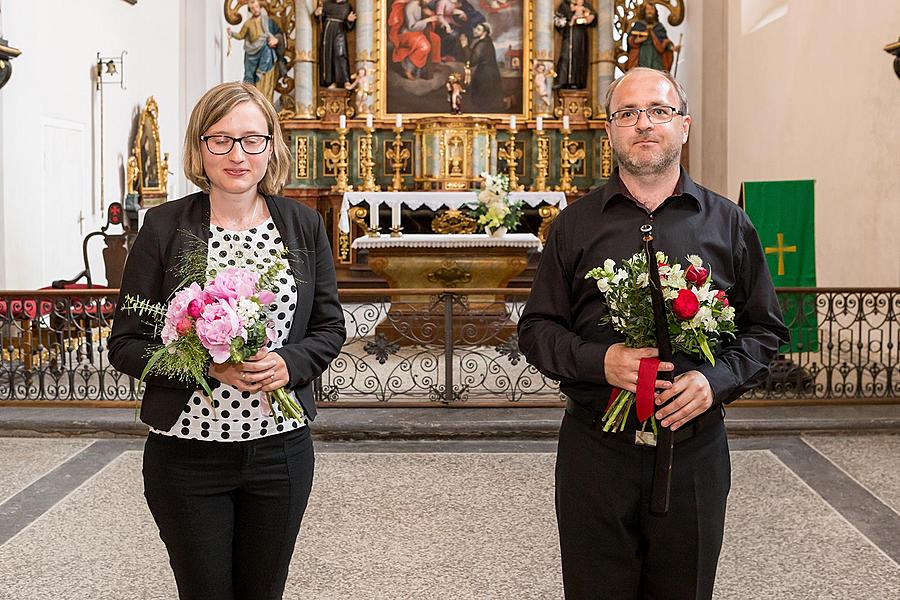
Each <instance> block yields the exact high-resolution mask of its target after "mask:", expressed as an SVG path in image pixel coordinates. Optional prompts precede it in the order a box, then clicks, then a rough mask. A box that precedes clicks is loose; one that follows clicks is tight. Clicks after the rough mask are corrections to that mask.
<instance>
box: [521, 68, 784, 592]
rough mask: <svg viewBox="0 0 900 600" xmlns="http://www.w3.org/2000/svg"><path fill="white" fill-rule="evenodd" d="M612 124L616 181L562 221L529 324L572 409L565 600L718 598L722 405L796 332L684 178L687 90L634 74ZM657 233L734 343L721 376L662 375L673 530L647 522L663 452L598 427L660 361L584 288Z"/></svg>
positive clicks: (751, 247)
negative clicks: (694, 277)
mask: <svg viewBox="0 0 900 600" xmlns="http://www.w3.org/2000/svg"><path fill="white" fill-rule="evenodd" d="M606 110H607V114H608V115H609V119H608V123H607V125H606V132H607V135H608V136H609V139H610V140H611V142H612V147H613V150H614V151H615V155H616V159H617V162H618V168H617V169H616V170H614V171H613V174H612V176H611V177H610V179H609V181H608V182H607V184H606V185H605V186H603V187H601V188H598V189H596V190H594V191H592V192H590V193H589V194H587V195H586V196H584V197H583V198H581V199H580V200H578V201H577V202H575V203H574V204H572V205H571V206H569V207H568V208H567V209H566V210H564V211H562V212H561V213H560V215H559V217H558V218H557V219H556V221H555V223H554V224H553V227H552V229H551V232H550V234H549V236H548V239H547V243H546V246H545V247H544V252H543V255H542V257H541V263H540V266H539V267H538V271H537V274H536V275H535V278H534V284H533V287H532V291H531V296H530V297H529V299H528V303H527V305H526V307H525V310H524V312H523V314H522V317H521V319H520V320H519V345H520V347H521V348H522V350H523V352H524V354H525V356H526V357H527V359H528V361H529V362H530V363H531V364H532V365H534V366H535V367H536V368H537V369H538V370H539V371H541V373H543V374H544V375H546V376H548V377H551V378H553V379H556V380H558V381H559V382H560V389H561V391H562V392H563V393H565V394H566V396H567V397H568V400H567V405H566V414H565V416H564V417H563V422H562V426H561V429H560V433H559V448H558V453H557V464H556V513H557V522H558V526H559V538H560V548H561V551H562V552H561V554H562V569H563V582H564V586H565V592H566V598H567V599H569V600H573V599H574V600H580V599H588V598H591V599H594V598H615V599H616V600H626V599H632V598H634V599H636V598H656V599H666V600H668V599H676V598H677V599H678V600H687V599H694V598H698V599H699V598H710V597H711V595H712V590H713V583H714V580H715V573H716V566H717V562H718V556H719V550H720V548H721V545H722V536H723V530H724V521H725V502H726V498H727V495H728V490H729V488H730V477H731V475H730V473H731V464H730V460H729V456H728V442H727V439H726V435H725V426H724V423H723V419H722V416H723V409H722V405H723V404H724V403H727V402H731V401H732V400H734V399H735V398H737V397H739V396H740V395H741V394H742V393H743V392H744V391H746V390H748V389H750V388H752V387H754V386H755V385H757V384H759V383H760V382H761V381H763V380H764V379H765V377H766V375H767V373H768V365H769V362H770V361H771V360H772V358H773V357H774V356H775V353H776V351H777V350H778V346H779V344H780V343H782V342H784V341H786V339H787V330H786V329H785V327H784V324H783V322H782V318H781V311H780V310H779V306H778V301H777V299H776V296H775V292H774V290H773V287H772V280H771V278H770V276H769V271H768V269H767V267H766V261H765V255H764V254H763V250H762V248H761V246H760V242H759V238H758V236H757V234H756V231H755V230H754V229H753V226H752V225H751V224H750V221H749V220H748V219H747V216H746V215H745V214H744V213H743V211H741V210H740V209H739V208H737V206H735V205H734V204H733V203H731V202H729V201H728V200H727V199H725V198H723V197H722V196H719V195H718V194H715V193H713V192H711V191H709V190H707V189H704V188H702V187H700V186H698V185H697V184H696V183H694V182H693V181H692V180H691V178H690V177H689V176H688V174H687V172H686V171H684V170H683V169H681V168H680V167H679V159H680V157H681V147H682V144H684V142H685V141H686V140H687V138H688V131H689V129H690V125H691V117H690V116H689V114H688V106H687V98H686V96H685V95H684V92H683V90H682V89H681V87H680V86H679V85H678V83H677V82H676V81H675V80H674V79H673V78H672V77H671V76H670V75H669V74H668V73H665V72H662V71H656V70H652V69H647V68H635V69H633V70H631V71H629V72H628V73H627V74H626V75H624V76H623V77H622V78H620V79H618V80H617V81H615V82H613V84H612V85H611V86H610V88H609V93H608V94H607V99H606ZM647 223H650V224H652V225H653V234H654V237H655V245H656V249H657V250H659V251H663V252H665V253H666V254H668V255H669V256H670V257H671V258H672V259H673V260H678V261H679V262H682V263H683V262H684V257H685V256H686V255H688V254H698V255H699V256H701V257H702V258H703V259H704V260H705V261H706V262H707V263H708V264H709V266H710V267H711V270H712V276H713V280H714V287H715V288H717V289H722V290H726V291H727V292H728V298H729V301H730V303H731V305H732V306H733V307H734V308H735V310H736V317H735V323H736V325H737V329H738V333H737V338H736V339H735V340H724V341H723V342H722V344H721V345H720V346H719V348H718V349H717V351H716V353H715V359H716V360H715V366H713V365H711V364H709V363H707V362H705V361H704V360H703V359H701V358H695V357H693V356H686V355H682V354H676V355H675V360H674V364H672V363H662V364H661V365H660V369H661V370H663V371H673V370H674V372H675V374H676V377H675V382H674V384H671V383H668V382H662V381H657V382H656V388H657V390H660V392H659V393H658V396H657V405H658V406H657V408H656V417H657V419H659V420H660V421H661V423H662V425H663V426H666V427H671V428H672V429H673V430H674V436H675V451H674V467H673V471H672V488H671V498H670V507H669V512H668V514H667V515H666V516H663V517H658V516H652V515H651V514H650V512H649V506H648V505H649V498H650V494H651V487H652V486H651V479H652V472H653V465H654V458H655V448H653V447H650V446H645V445H636V441H637V440H638V438H637V437H636V436H635V430H638V429H640V426H639V425H638V423H637V419H636V417H635V415H634V412H633V411H632V412H631V414H630V415H629V418H628V421H627V422H626V428H627V429H626V432H624V433H604V432H603V431H602V425H603V424H602V420H601V417H602V415H603V411H604V409H605V407H606V402H607V400H608V399H609V397H610V391H611V386H615V387H618V388H621V389H625V390H629V391H632V392H634V391H635V387H636V382H637V372H638V365H639V361H640V359H641V358H643V357H651V356H656V355H657V354H658V352H657V351H656V350H655V349H649V348H643V349H634V348H626V347H625V346H624V345H623V344H622V343H621V341H622V340H623V339H624V338H623V337H622V336H621V335H619V334H617V333H616V332H615V331H614V330H613V329H612V328H611V327H610V326H606V325H600V324H599V323H600V322H601V320H602V317H603V315H604V314H607V311H608V308H607V306H606V303H605V301H604V298H603V295H602V294H601V293H600V291H599V290H598V289H597V287H596V285H595V282H593V280H591V281H586V280H585V279H584V276H585V273H587V271H588V270H590V269H592V268H593V267H595V266H598V265H602V264H603V262H604V260H605V259H607V258H611V259H613V260H615V261H616V262H619V261H621V260H622V259H626V258H629V257H631V256H632V255H633V254H634V253H635V252H638V251H639V249H640V246H641V234H640V231H639V230H640V227H641V226H642V225H644V224H647Z"/></svg>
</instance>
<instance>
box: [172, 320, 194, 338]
mask: <svg viewBox="0 0 900 600" xmlns="http://www.w3.org/2000/svg"><path fill="white" fill-rule="evenodd" d="M193 328H194V320H193V319H190V318H188V317H185V318H183V319H182V320H180V321H178V325H176V326H175V331H176V332H177V333H178V335H179V336H183V335H185V334H187V333H189V332H190V331H191V330H192V329H193Z"/></svg>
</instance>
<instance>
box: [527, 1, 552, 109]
mask: <svg viewBox="0 0 900 600" xmlns="http://www.w3.org/2000/svg"><path fill="white" fill-rule="evenodd" d="M554 2H558V0H535V3H534V16H533V22H532V24H531V27H532V31H533V35H534V59H535V60H537V61H541V62H543V63H546V66H547V69H551V68H555V64H556V63H555V61H556V57H555V56H554V55H553V35H554V33H555V32H556V29H554V27H553V13H554V11H555V10H556V6H555V5H554ZM533 69H534V65H528V67H527V68H526V71H525V72H526V73H530V72H532V70H533ZM529 89H530V91H531V94H530V97H531V110H532V115H533V116H536V115H541V116H544V117H551V118H552V116H553V103H554V102H555V99H554V100H552V101H551V102H550V106H549V108H546V107H545V108H544V110H542V111H541V112H537V111H536V110H535V109H536V106H535V103H534V82H533V81H532V82H531V85H530V86H529ZM554 96H555V94H554Z"/></svg>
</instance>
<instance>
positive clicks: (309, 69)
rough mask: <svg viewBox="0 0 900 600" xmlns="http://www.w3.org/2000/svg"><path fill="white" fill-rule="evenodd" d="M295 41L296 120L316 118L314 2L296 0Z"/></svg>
mask: <svg viewBox="0 0 900 600" xmlns="http://www.w3.org/2000/svg"><path fill="white" fill-rule="evenodd" d="M295 9H296V13H295V15H296V39H295V41H294V43H295V47H296V49H297V58H296V60H295V62H294V100H295V101H296V102H297V118H298V119H314V118H315V117H316V81H317V80H318V77H319V74H318V72H317V70H316V63H315V59H316V50H315V43H316V41H315V39H314V36H313V19H314V17H313V11H315V10H316V0H297V2H296V4H295Z"/></svg>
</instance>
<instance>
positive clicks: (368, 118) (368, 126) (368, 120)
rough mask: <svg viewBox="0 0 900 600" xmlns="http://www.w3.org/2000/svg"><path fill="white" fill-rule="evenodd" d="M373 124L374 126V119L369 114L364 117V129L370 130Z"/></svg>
mask: <svg viewBox="0 0 900 600" xmlns="http://www.w3.org/2000/svg"><path fill="white" fill-rule="evenodd" d="M373 124H374V117H373V116H372V114H371V113H369V114H368V115H366V129H372V127H373Z"/></svg>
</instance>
